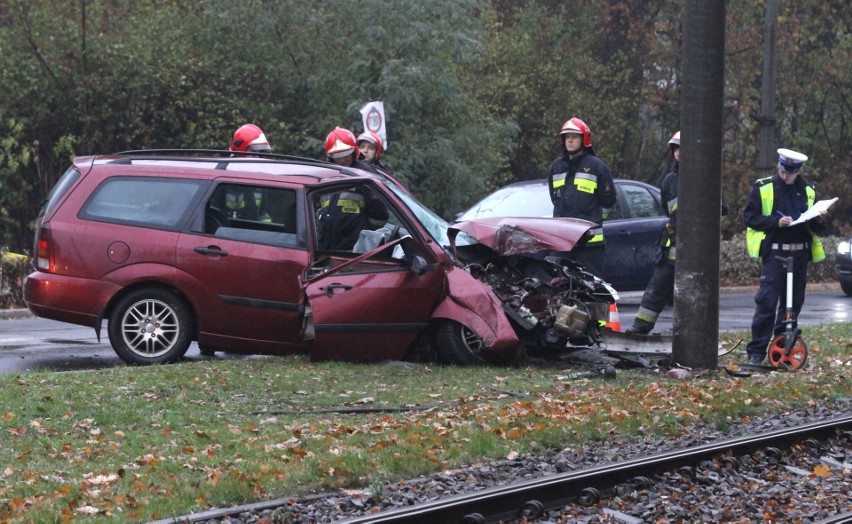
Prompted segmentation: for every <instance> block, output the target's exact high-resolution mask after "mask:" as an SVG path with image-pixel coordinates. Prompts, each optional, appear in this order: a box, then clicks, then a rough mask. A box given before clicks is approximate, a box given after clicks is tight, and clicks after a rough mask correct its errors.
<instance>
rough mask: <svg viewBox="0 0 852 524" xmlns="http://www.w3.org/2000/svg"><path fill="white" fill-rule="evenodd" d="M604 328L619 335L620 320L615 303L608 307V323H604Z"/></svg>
mask: <svg viewBox="0 0 852 524" xmlns="http://www.w3.org/2000/svg"><path fill="white" fill-rule="evenodd" d="M606 327H608V328H609V329H611V330H613V331H616V332H618V333H621V319H619V318H618V306H616V305H615V303H612V304H610V305H609V321H608V322H607V323H606Z"/></svg>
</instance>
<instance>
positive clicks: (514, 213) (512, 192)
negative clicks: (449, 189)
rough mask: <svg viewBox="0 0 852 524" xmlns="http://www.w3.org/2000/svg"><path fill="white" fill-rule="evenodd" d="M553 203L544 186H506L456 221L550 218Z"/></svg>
mask: <svg viewBox="0 0 852 524" xmlns="http://www.w3.org/2000/svg"><path fill="white" fill-rule="evenodd" d="M552 216H553V203H552V202H551V201H550V194H549V193H548V192H547V185H545V184H524V185H519V186H507V187H504V188H502V189H500V190H497V191H495V192H494V193H491V194H490V195H488V196H487V197H485V198H483V199H482V200H481V201H480V202H479V203H478V204H476V205H474V206H473V207H471V208H470V209H468V210H467V211H465V212H464V213H463V214H461V215H459V217H458V220H473V219H474V218H491V217H552Z"/></svg>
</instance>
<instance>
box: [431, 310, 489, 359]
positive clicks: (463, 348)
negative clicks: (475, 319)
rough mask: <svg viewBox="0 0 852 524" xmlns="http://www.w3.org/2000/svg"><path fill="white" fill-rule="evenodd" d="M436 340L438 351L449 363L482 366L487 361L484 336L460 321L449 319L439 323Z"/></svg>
mask: <svg viewBox="0 0 852 524" xmlns="http://www.w3.org/2000/svg"><path fill="white" fill-rule="evenodd" d="M435 341H436V343H437V345H438V352H439V353H440V355H441V357H442V358H443V359H444V361H446V362H447V363H450V364H458V365H462V366H480V365H482V364H485V363H486V360H485V358H484V354H485V351H486V348H485V342H483V340H482V337H480V336H479V335H477V334H476V333H474V332H473V331H471V330H470V329H468V328H467V327H465V326H464V325H462V324H459V323H458V322H453V321H451V320H448V321H444V322H441V323H440V324H438V326H437V328H436V332H435Z"/></svg>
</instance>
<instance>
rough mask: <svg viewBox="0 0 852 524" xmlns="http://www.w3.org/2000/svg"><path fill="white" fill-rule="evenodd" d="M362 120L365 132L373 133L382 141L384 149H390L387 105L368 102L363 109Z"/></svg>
mask: <svg viewBox="0 0 852 524" xmlns="http://www.w3.org/2000/svg"><path fill="white" fill-rule="evenodd" d="M361 119H362V120H363V121H364V131H372V132H373V133H375V134H377V135H379V138H381V139H382V149H383V150H387V148H388V137H387V130H386V128H385V103H384V102H368V103H367V105H365V106H364V107H362V108H361Z"/></svg>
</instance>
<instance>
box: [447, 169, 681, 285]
mask: <svg viewBox="0 0 852 524" xmlns="http://www.w3.org/2000/svg"><path fill="white" fill-rule="evenodd" d="M615 188H616V191H617V194H618V203H617V204H616V207H615V208H613V209H611V210H610V211H609V215H608V216H607V218H606V220H605V221H604V238H605V239H606V256H605V258H604V267H603V271H604V274H603V275H601V278H603V279H604V280H606V281H607V282H609V283H610V284H611V285H612V286H614V287H615V288H616V289H617V290H619V291H637V290H643V289H645V286H647V285H648V281H649V280H651V276H652V275H653V274H654V265H655V263H656V256H657V241H658V240H659V239H660V232H661V231H662V230H663V227H664V226H665V224H666V222H667V221H668V218H667V217H666V216H665V213H664V212H663V207H662V205H661V204H660V190H659V189H657V188H656V187H654V186H652V185H650V184H645V183H643V182H637V181H635V180H624V179H620V178H619V179H616V180H615ZM511 216H516V217H550V216H553V204H552V203H551V202H550V195H549V194H548V191H547V180H545V179H541V180H527V181H523V182H515V183H514V184H509V185H506V186H503V187H501V188H500V189H498V190H497V191H495V192H493V193H491V194H490V195H488V196H486V197H485V198H483V199H482V200H480V201H479V202H477V203H476V204H474V205H473V206H472V207H471V208H470V209H468V210H467V211H465V212H463V213H460V214H459V215H458V216H457V217H456V220H459V221H461V220H471V219H474V218H486V217H511Z"/></svg>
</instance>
